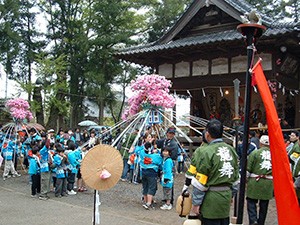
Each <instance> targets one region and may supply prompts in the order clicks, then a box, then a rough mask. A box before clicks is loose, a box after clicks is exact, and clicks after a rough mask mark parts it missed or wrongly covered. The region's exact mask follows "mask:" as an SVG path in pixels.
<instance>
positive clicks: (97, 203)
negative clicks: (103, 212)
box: [95, 190, 101, 224]
mask: <svg viewBox="0 0 300 225" xmlns="http://www.w3.org/2000/svg"><path fill="white" fill-rule="evenodd" d="M95 195H96V202H95V223H96V224H100V209H99V208H100V205H101V202H100V196H99V191H97V190H96V193H95Z"/></svg>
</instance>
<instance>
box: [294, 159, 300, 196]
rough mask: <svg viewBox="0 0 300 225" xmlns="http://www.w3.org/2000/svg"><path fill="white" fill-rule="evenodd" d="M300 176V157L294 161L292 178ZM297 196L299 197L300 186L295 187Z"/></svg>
mask: <svg viewBox="0 0 300 225" xmlns="http://www.w3.org/2000/svg"><path fill="white" fill-rule="evenodd" d="M299 176H300V158H299V159H298V160H297V161H296V163H295V165H294V167H293V178H294V180H296V179H299ZM296 194H297V197H298V198H300V187H296Z"/></svg>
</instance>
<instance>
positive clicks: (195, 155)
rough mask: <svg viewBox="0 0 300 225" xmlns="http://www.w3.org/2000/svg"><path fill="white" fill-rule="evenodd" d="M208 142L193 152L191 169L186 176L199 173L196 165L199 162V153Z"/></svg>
mask: <svg viewBox="0 0 300 225" xmlns="http://www.w3.org/2000/svg"><path fill="white" fill-rule="evenodd" d="M207 145H208V144H207V143H204V142H203V143H202V144H201V146H200V147H198V148H197V149H196V150H195V152H194V153H193V156H192V158H191V164H190V167H189V169H188V170H187V171H186V176H187V177H191V176H196V174H197V169H196V165H197V164H198V163H199V162H198V161H199V154H200V151H201V150H202V149H204V148H205V147H206V146H207Z"/></svg>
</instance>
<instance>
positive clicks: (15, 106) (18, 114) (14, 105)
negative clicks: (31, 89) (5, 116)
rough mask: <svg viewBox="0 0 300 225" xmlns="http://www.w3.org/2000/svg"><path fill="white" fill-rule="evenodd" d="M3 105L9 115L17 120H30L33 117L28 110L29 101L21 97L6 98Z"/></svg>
mask: <svg viewBox="0 0 300 225" xmlns="http://www.w3.org/2000/svg"><path fill="white" fill-rule="evenodd" d="M5 106H6V108H8V110H9V112H10V114H11V116H12V117H13V118H15V119H17V120H24V119H28V120H31V119H32V118H33V116H32V113H31V112H30V110H29V103H28V102H27V101H26V100H24V99H22V98H16V99H12V100H8V101H7V102H6V104H5Z"/></svg>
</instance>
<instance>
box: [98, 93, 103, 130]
mask: <svg viewBox="0 0 300 225" xmlns="http://www.w3.org/2000/svg"><path fill="white" fill-rule="evenodd" d="M98 105H99V125H103V121H104V100H103V98H101V99H100V101H99V104H98Z"/></svg>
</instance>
